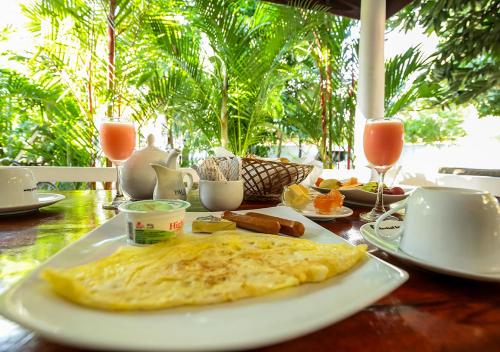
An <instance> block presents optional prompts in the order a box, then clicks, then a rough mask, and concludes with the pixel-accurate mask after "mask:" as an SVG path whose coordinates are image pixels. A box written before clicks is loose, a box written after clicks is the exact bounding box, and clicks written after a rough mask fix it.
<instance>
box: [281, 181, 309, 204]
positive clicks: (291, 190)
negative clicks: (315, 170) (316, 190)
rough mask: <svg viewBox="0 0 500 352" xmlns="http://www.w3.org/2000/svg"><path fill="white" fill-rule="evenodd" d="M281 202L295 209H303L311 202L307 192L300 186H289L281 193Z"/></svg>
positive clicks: (305, 188)
mask: <svg viewBox="0 0 500 352" xmlns="http://www.w3.org/2000/svg"><path fill="white" fill-rule="evenodd" d="M283 201H284V202H285V204H286V205H288V206H290V207H292V208H295V209H299V210H301V209H304V208H305V206H306V205H307V204H308V203H309V202H310V201H311V197H310V196H309V190H308V189H307V187H304V186H302V185H291V186H288V187H287V188H286V189H285V192H284V193H283Z"/></svg>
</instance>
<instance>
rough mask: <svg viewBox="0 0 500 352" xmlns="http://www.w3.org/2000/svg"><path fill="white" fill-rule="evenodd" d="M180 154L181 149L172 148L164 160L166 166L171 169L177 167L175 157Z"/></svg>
mask: <svg viewBox="0 0 500 352" xmlns="http://www.w3.org/2000/svg"><path fill="white" fill-rule="evenodd" d="M180 154H181V151H180V150H179V149H172V150H171V151H170V152H169V153H168V157H167V160H166V162H165V164H166V166H167V167H168V168H171V169H176V168H177V158H178V157H179V155H180Z"/></svg>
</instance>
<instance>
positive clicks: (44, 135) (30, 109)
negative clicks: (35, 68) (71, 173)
mask: <svg viewBox="0 0 500 352" xmlns="http://www.w3.org/2000/svg"><path fill="white" fill-rule="evenodd" d="M62 92H63V88H62V87H60V86H58V85H52V86H48V85H42V84H37V83H34V82H33V81H31V80H30V79H28V78H27V77H24V76H22V75H20V74H18V73H16V72H14V71H11V70H5V69H0V115H1V116H2V119H0V129H1V130H2V133H1V134H0V147H1V148H0V158H5V159H7V160H10V161H13V160H16V161H17V162H19V163H22V164H27V165H59V166H62V165H88V163H89V161H90V154H89V152H88V150H89V149H91V148H90V147H91V146H90V145H89V143H88V141H87V140H86V138H85V137H86V136H85V131H86V130H87V128H88V126H86V125H85V120H83V121H82V120H81V119H80V117H81V116H80V115H79V110H78V107H77V106H76V104H75V102H74V101H73V100H72V99H70V98H68V97H64V96H63V93H62ZM3 131H7V133H4V132H3Z"/></svg>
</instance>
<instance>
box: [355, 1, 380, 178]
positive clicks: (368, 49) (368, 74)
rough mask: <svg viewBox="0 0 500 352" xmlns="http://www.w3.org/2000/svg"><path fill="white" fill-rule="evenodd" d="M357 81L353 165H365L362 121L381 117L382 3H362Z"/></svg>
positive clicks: (359, 166)
mask: <svg viewBox="0 0 500 352" xmlns="http://www.w3.org/2000/svg"><path fill="white" fill-rule="evenodd" d="M360 20H361V21H360V22H361V35H360V39H359V54H358V57H359V58H358V59H359V77H358V93H357V106H356V123H355V131H354V155H355V161H354V162H355V165H356V167H357V168H358V169H359V168H361V167H363V166H365V165H366V164H367V162H366V158H365V156H364V153H363V128H364V121H365V119H369V118H375V119H377V118H383V117H384V87H385V86H384V83H385V82H384V80H385V70H384V32H385V0H361V14H360Z"/></svg>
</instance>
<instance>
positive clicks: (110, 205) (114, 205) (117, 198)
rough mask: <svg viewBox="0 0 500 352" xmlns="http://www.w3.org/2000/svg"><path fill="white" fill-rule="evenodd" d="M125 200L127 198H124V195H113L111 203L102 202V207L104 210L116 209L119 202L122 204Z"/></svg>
mask: <svg viewBox="0 0 500 352" xmlns="http://www.w3.org/2000/svg"><path fill="white" fill-rule="evenodd" d="M126 202H128V200H127V199H125V197H124V196H115V198H113V201H112V202H111V203H106V204H103V205H102V208H103V209H106V210H118V207H119V206H120V204H123V203H126Z"/></svg>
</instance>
